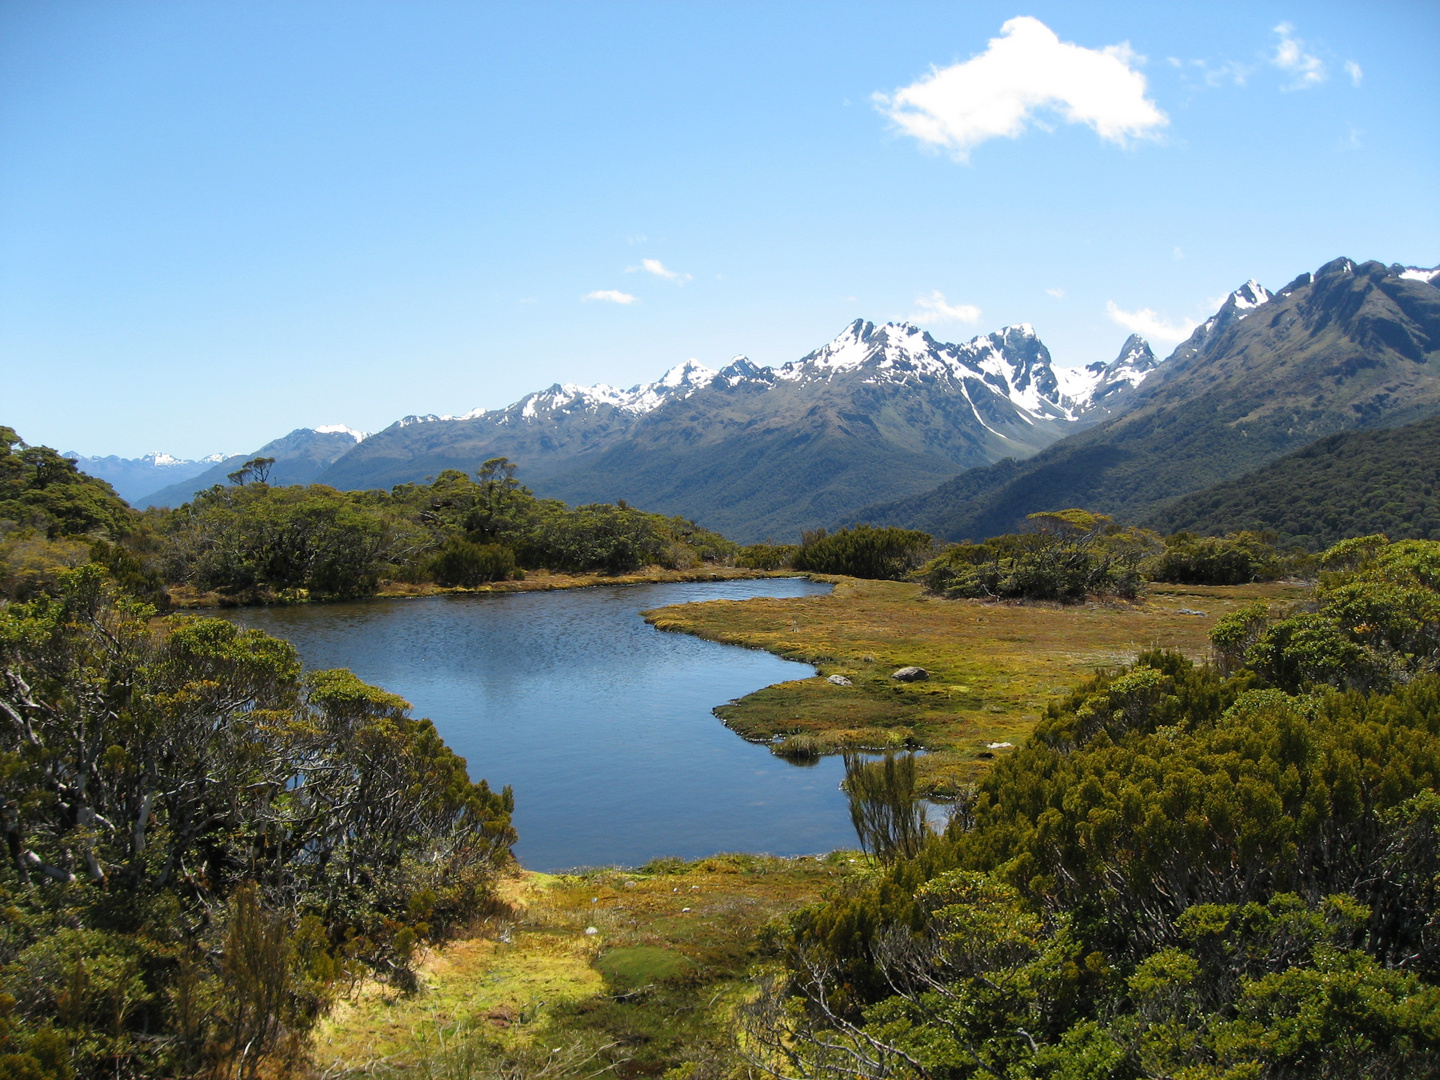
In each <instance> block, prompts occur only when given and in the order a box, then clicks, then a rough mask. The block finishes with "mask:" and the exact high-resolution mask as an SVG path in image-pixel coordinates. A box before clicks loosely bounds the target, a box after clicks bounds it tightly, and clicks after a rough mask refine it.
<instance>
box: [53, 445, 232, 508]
mask: <svg viewBox="0 0 1440 1080" xmlns="http://www.w3.org/2000/svg"><path fill="white" fill-rule="evenodd" d="M225 456H226V455H223V454H214V455H211V456H210V457H207V458H199V459H197V460H194V461H191V460H190V459H188V458H177V457H175V456H173V455H171V454H165V453H160V452H156V453H153V454H145V455H143V456H141V457H138V458H122V457H119V456H117V455H115V454H107V455H105V456H104V457H86V456H85V455H84V454H77V453H75V452H74V451H73V450H72V451H71V452H70V453H68V454H66V455H65V457H68V458H73V459H74V461H75V465H76V467H77V468H79V469H80V471H81V472H83V473H88V474H89V475H91V476H98V477H99V478H100V479H101V480H104V481H107V482H108V483H109V484H110V486H111V487H112V488H114V489H115V493H116V494H117V495H119V496H120V497H121V498H122V499H124V500H125V501H126V502H130V503H133V502H136V501H137V500H138V499H140V498H142V497H143V496H145V495H147V494H149V493H150V492H152V491H154V490H155V489H156V488H161V487H164V486H166V485H167V484H175V483H181V482H183V481H185V480H188V479H190V478H191V477H192V476H198V475H199V474H200V473H202V472H204V471H205V470H206V469H208V468H209V467H210V466H211V465H213V464H214V463H215V462H217V461H223V460H224V458H225Z"/></svg>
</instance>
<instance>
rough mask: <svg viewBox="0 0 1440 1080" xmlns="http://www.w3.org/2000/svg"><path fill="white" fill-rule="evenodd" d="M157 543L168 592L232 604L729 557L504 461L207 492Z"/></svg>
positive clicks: (723, 543)
mask: <svg viewBox="0 0 1440 1080" xmlns="http://www.w3.org/2000/svg"><path fill="white" fill-rule="evenodd" d="M161 531H162V534H163V537H164V551H165V556H166V572H167V576H168V577H169V579H170V580H171V581H175V582H182V583H184V584H187V585H191V586H193V587H195V588H197V589H202V590H217V591H220V592H222V593H227V594H230V595H235V596H256V595H266V594H272V595H273V594H281V595H283V594H287V593H288V594H294V593H298V591H299V590H302V589H303V590H305V591H306V593H308V594H309V595H311V596H316V597H331V596H333V597H343V596H358V595H366V594H369V593H372V592H374V590H375V588H376V586H377V585H378V583H379V582H380V581H382V580H399V581H409V582H423V581H434V582H437V583H439V584H441V585H447V586H471V587H473V586H475V585H480V584H484V583H486V582H491V581H504V580H507V579H509V578H513V577H517V576H522V571H523V570H534V569H546V570H562V571H572V572H587V571H601V572H608V573H623V572H626V571H632V570H638V569H640V568H641V567H644V566H653V565H660V566H666V567H671V568H677V567H690V566H695V565H699V564H700V563H701V562H703V561H705V560H707V559H709V560H716V559H721V558H726V557H729V556H730V555H731V554H732V553H733V551H734V550H735V545H733V544H731V543H730V542H729V541H727V540H725V539H724V537H721V536H718V535H716V534H714V533H710V532H706V531H705V530H703V529H701V528H699V527H698V526H696V525H695V524H694V523H693V522H689V521H685V520H684V519H682V518H667V517H663V516H662V515H659V514H647V513H645V512H643V511H640V510H636V509H634V508H633V507H629V506H625V505H609V504H597V505H592V506H580V507H576V508H574V509H572V508H570V507H568V506H566V505H565V504H564V503H562V502H558V501H556V500H553V499H538V498H536V497H535V496H534V495H533V494H532V493H531V492H530V491H529V490H528V489H527V488H525V487H522V486H521V485H520V483H519V481H517V480H516V479H515V466H514V465H513V464H511V463H510V462H508V461H506V460H505V459H504V458H496V459H494V460H492V461H488V462H486V463H485V464H484V465H483V466H482V467H481V468H480V469H479V471H478V472H477V474H476V476H475V477H470V476H467V475H466V474H464V473H462V472H458V471H456V470H453V469H449V470H446V471H445V472H442V473H441V474H440V475H439V476H438V477H436V478H435V479H434V480H433V481H432V482H430V483H426V484H402V485H399V486H397V487H396V488H394V489H393V490H391V491H389V492H382V491H361V492H355V491H336V490H334V489H333V488H327V487H323V486H320V485H311V486H308V487H305V486H295V487H277V488H272V487H270V486H268V485H266V484H264V483H240V484H234V485H230V486H216V487H214V488H211V489H210V490H209V491H206V492H203V493H201V494H200V495H199V496H197V497H196V498H195V500H194V501H193V502H190V503H188V504H186V505H185V506H182V507H181V508H180V509H179V510H176V511H174V512H173V513H171V514H170V515H168V516H167V517H166V518H165V520H164V524H163V526H162V530H161Z"/></svg>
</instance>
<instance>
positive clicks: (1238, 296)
mask: <svg viewBox="0 0 1440 1080" xmlns="http://www.w3.org/2000/svg"><path fill="white" fill-rule="evenodd" d="M1273 299H1274V296H1273V295H1272V294H1271V293H1270V290H1269V289H1267V288H1265V286H1264V285H1261V284H1260V283H1259V282H1258V281H1256V280H1255V279H1254V278H1251V279H1250V280H1249V281H1247V282H1245V284H1244V285H1241V286H1240V287H1239V288H1238V289H1236V290H1235V291H1234V292H1232V293H1231V294H1230V295H1229V296H1228V297H1226V302H1227V303H1231V304H1234V306H1235V308H1236V309H1237V310H1238V311H1243V312H1245V313H1246V314H1249V313H1250V312H1251V311H1253V310H1254V309H1255V308H1257V307H1259V306H1260V305H1261V304H1268V303H1269V302H1270V301H1271V300H1273Z"/></svg>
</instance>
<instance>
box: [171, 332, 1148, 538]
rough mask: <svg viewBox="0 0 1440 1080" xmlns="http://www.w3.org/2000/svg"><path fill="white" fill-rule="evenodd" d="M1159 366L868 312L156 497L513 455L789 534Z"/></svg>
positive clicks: (903, 489)
mask: <svg viewBox="0 0 1440 1080" xmlns="http://www.w3.org/2000/svg"><path fill="white" fill-rule="evenodd" d="M1156 364H1157V361H1156V359H1155V356H1154V354H1153V353H1152V352H1151V351H1150V348H1149V346H1148V345H1147V344H1146V343H1145V342H1144V341H1143V340H1142V339H1140V338H1138V337H1131V338H1130V339H1129V340H1127V341H1126V342H1125V344H1124V347H1123V348H1122V349H1121V351H1120V354H1119V355H1118V356H1117V357H1116V358H1115V360H1113V361H1111V362H1110V363H1108V364H1107V363H1098V364H1092V365H1090V366H1089V367H1088V368H1083V369H1075V370H1057V369H1055V367H1054V366H1053V364H1052V361H1051V357H1050V353H1049V351H1048V350H1047V349H1046V347H1045V345H1044V343H1043V342H1041V341H1040V339H1039V337H1038V336H1036V334H1035V331H1034V330H1033V328H1031V327H1030V326H1026V325H1021V326H1013V327H1006V328H1004V329H1002V330H999V331H997V332H995V333H993V334H988V335H984V336H981V337H977V338H975V339H973V340H971V341H969V342H966V343H964V344H958V345H957V344H950V343H945V342H939V341H936V340H935V339H934V338H933V337H931V336H930V335H929V334H928V333H926V332H925V331H923V330H921V329H919V328H917V327H914V326H911V325H909V324H906V323H890V324H886V325H883V326H876V325H875V324H873V323H869V322H865V321H864V320H856V321H855V322H853V323H852V324H850V325H849V326H848V327H846V328H845V330H844V331H842V332H841V333H840V334H839V335H838V336H837V337H836V338H835V339H834V340H832V341H831V342H829V343H828V344H826V345H824V346H822V347H821V348H819V349H816V350H815V351H814V352H812V353H810V354H808V355H807V356H805V357H803V358H801V359H800V360H798V361H795V362H793V363H788V364H785V365H783V366H781V367H779V368H769V367H761V366H758V365H756V364H754V363H752V362H751V361H750V360H749V359H747V358H746V357H743V356H738V357H736V358H735V359H734V360H732V361H731V362H730V363H729V364H728V365H726V366H725V367H724V368H723V369H721V370H719V371H714V370H711V369H709V368H706V367H704V366H703V365H701V364H698V363H696V362H695V361H693V360H692V361H687V362H686V363H684V364H681V365H678V366H677V367H675V368H672V369H671V370H670V371H668V372H666V373H665V374H664V375H663V376H662V377H661V378H660V379H658V380H656V381H655V382H653V383H647V384H642V385H639V386H635V387H631V388H630V389H628V390H621V389H617V388H615V387H612V386H608V385H605V384H600V385H597V386H576V385H572V384H565V385H561V384H556V385H554V386H551V387H549V388H547V389H545V390H540V391H537V392H535V393H532V394H528V395H526V396H525V397H523V398H521V399H520V400H519V401H517V402H515V403H514V404H512V405H510V406H508V407H506V408H504V409H497V410H491V411H484V410H476V411H474V412H471V413H467V414H464V415H461V416H435V415H427V416H407V417H405V418H403V419H401V420H399V421H397V422H396V423H394V424H392V425H391V426H390V427H388V428H386V429H385V430H383V431H380V432H377V433H376V434H374V435H370V436H362V435H361V434H360V433H358V432H354V431H351V430H350V429H339V428H331V429H313V430H312V429H300V430H297V431H295V432H292V433H291V434H289V435H287V436H286V437H285V438H284V439H281V440H277V441H276V442H273V443H269V444H267V445H266V446H264V447H262V448H261V449H260V450H259V451H257V452H256V454H254V455H236V456H234V457H232V458H229V459H227V460H226V461H224V462H222V463H220V464H217V465H215V466H213V467H212V468H211V469H210V470H208V471H207V472H204V473H201V474H199V475H198V476H194V477H192V478H190V479H188V480H186V481H184V482H183V483H180V484H174V485H170V486H168V487H166V488H164V489H162V490H160V491H157V492H155V493H153V494H152V495H150V496H149V497H148V498H147V499H146V500H144V501H146V502H148V503H151V504H154V505H176V504H178V503H180V502H183V501H185V500H187V499H188V498H190V497H191V495H192V494H193V493H194V492H195V491H197V490H203V489H204V488H205V487H208V486H210V485H211V484H213V483H219V482H223V481H224V478H225V475H226V474H228V473H229V472H232V471H234V469H235V468H236V467H237V466H238V464H239V463H240V462H242V461H244V460H245V459H246V458H247V457H250V456H265V457H274V458H275V459H276V464H275V466H274V467H273V470H272V473H271V482H272V483H308V482H315V483H324V484H329V485H331V486H333V487H337V488H347V489H356V488H372V487H389V486H391V485H394V484H397V483H404V482H408V481H413V480H420V479H423V478H424V477H426V476H433V475H436V474H437V473H439V472H440V471H441V470H443V469H461V470H464V471H467V472H469V471H474V469H475V468H476V466H478V465H479V464H480V463H481V462H482V461H484V460H486V459H487V458H491V457H500V456H503V457H508V458H510V459H511V460H513V461H516V462H517V463H519V465H520V468H521V472H520V475H521V477H522V479H523V480H524V481H525V483H527V484H528V485H529V486H531V487H532V488H533V489H534V490H536V491H537V492H538V493H539V494H542V495H545V496H550V497H556V498H561V499H565V500H566V501H567V502H571V503H585V502H611V501H615V500H616V499H620V498H625V499H627V500H629V501H630V502H633V503H635V504H637V505H641V506H645V507H647V508H650V509H657V510H661V511H664V512H667V513H676V514H681V515H683V516H685V517H690V518H694V519H696V520H699V521H703V522H704V523H705V524H706V525H707V526H708V527H711V528H716V529H719V530H721V531H723V532H726V533H727V534H728V535H732V536H735V537H736V538H738V539H742V540H748V539H760V538H763V537H766V536H775V537H785V538H788V537H789V536H791V535H793V534H794V533H796V532H798V531H799V530H800V529H801V528H805V527H809V526H813V525H816V524H821V523H824V522H826V521H828V520H829V519H830V518H832V517H834V516H836V515H841V514H845V513H849V512H851V511H853V510H854V509H857V508H858V507H860V506H862V505H864V504H866V503H869V502H872V501H874V499H875V497H876V495H877V494H882V493H907V492H920V491H923V490H926V489H927V488H930V487H933V486H934V485H936V484H938V483H940V482H942V481H943V480H945V479H947V478H948V477H950V476H953V475H954V474H955V473H956V472H957V471H958V470H960V469H965V468H972V467H975V466H978V465H985V464H988V463H990V462H992V461H996V460H999V459H1001V458H1004V457H1013V456H1028V455H1030V454H1033V453H1035V452H1036V451H1038V450H1040V449H1042V448H1043V447H1045V446H1048V445H1049V444H1050V443H1052V442H1054V441H1055V440H1056V439H1059V438H1062V437H1063V436H1064V435H1066V434H1067V433H1068V432H1070V431H1073V430H1076V429H1078V428H1081V427H1084V426H1086V425H1088V424H1091V423H1094V422H1096V421H1098V420H1101V419H1104V418H1105V417H1106V416H1109V415H1111V414H1112V413H1113V412H1114V411H1115V410H1116V409H1118V408H1121V407H1122V406H1123V402H1124V401H1125V399H1126V397H1127V396H1128V395H1129V394H1130V393H1133V391H1134V388H1135V387H1136V386H1137V385H1139V384H1140V383H1141V382H1143V381H1144V380H1145V378H1146V377H1148V376H1149V375H1150V373H1151V372H1152V371H1154V370H1155V367H1156Z"/></svg>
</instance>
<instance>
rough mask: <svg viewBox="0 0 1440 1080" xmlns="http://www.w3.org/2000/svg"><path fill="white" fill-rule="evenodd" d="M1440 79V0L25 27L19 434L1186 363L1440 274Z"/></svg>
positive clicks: (287, 422) (117, 435)
mask: <svg viewBox="0 0 1440 1080" xmlns="http://www.w3.org/2000/svg"><path fill="white" fill-rule="evenodd" d="M1017 19H1018V20H1019V21H1018V22H1012V21H1011V20H1017ZM1437 55H1440V4H1435V3H1431V2H1424V3H1420V2H1416V3H1383V2H1382V3H1374V2H1372V3H1366V4H1351V3H1324V4H1317V3H1288V4H1269V3H1246V4H1230V5H1227V4H1221V3H1203V4H1199V3H1197V4H1188V5H1182V4H1154V3H1148V4H1125V3H1106V4H1103V5H1093V6H1085V5H1080V4H1073V3H1064V4H1059V3H1036V4H1027V5H1025V6H1023V7H1017V6H1015V5H996V4H989V3H948V4H918V3H916V4H906V3H898V4H897V3H874V4H838V3H833V2H827V3H816V4H804V3H794V4H743V3H725V4H701V3H687V4H663V3H636V4H620V3H614V4H611V3H582V4H544V3H527V4H524V5H519V4H516V5H486V4H478V3H465V4H444V3H423V2H415V3H406V4H394V3H388V2H387V3H377V4H366V3H360V2H353V0H352V2H346V3H314V2H285V3H264V2H248V3H230V2H227V3H207V2H203V0H197V2H191V3H185V4H179V3H164V4H148V3H127V2H104V3H95V4H81V3H71V2H65V0H51V2H0V423H6V424H10V425H12V426H14V427H16V428H17V429H18V430H19V431H20V433H21V434H22V435H23V436H24V437H25V438H26V439H27V440H28V441H31V442H36V443H40V442H43V443H46V444H49V445H52V446H56V447H57V448H61V449H65V450H72V449H73V450H76V451H79V452H81V453H92V454H103V453H119V454H122V455H126V456H134V455H138V454H141V453H144V452H147V451H151V450H164V451H167V452H170V453H175V454H178V455H185V456H198V455H202V454H207V453H213V452H216V451H222V450H223V451H237V452H240V451H248V450H253V449H255V448H257V447H258V446H259V445H261V444H262V443H264V442H265V441H267V440H268V439H270V438H272V437H275V436H277V435H280V434H283V433H285V432H286V431H289V430H290V429H292V428H295V427H300V426H314V425H319V424H327V423H345V424H349V425H351V426H353V427H357V428H362V429H365V430H375V429H378V428H380V427H383V426H385V425H387V424H389V423H390V422H391V421H393V420H395V419H397V418H399V417H400V416H403V415H405V414H407V413H416V412H439V413H459V412H463V411H467V410H469V409H472V408H475V407H477V406H483V407H499V406H502V405H504V404H507V403H508V402H510V401H513V400H514V399H516V398H518V397H520V396H521V395H522V394H524V393H526V392H528V391H530V390H533V389H538V388H540V387H543V386H546V385H549V384H550V383H551V382H556V381H570V382H581V383H593V382H599V381H604V382H609V383H613V384H616V385H621V386H628V385H631V384H634V383H636V382H641V381H648V380H650V379H653V378H655V377H657V376H658V375H659V374H660V373H661V372H662V371H663V370H665V369H666V368H668V367H670V366H672V365H673V364H675V363H678V362H680V361H683V360H685V359H687V358H690V357H694V358H697V359H698V360H700V361H701V362H703V363H706V364H709V365H711V366H715V367H718V366H720V365H721V364H723V363H724V362H725V361H727V360H728V359H729V358H730V357H731V356H732V355H734V354H737V353H746V354H748V355H749V356H750V357H751V358H752V359H754V360H756V361H757V362H759V363H766V364H780V363H784V362H786V361H789V360H793V359H797V358H798V357H800V356H801V355H803V354H804V353H806V352H808V351H809V350H811V349H812V348H815V347H817V346H819V345H821V344H823V343H824V342H825V341H827V340H829V339H830V338H831V337H833V336H834V335H835V334H836V333H837V332H839V331H840V330H841V329H842V328H843V326H844V325H845V324H846V323H847V322H848V321H849V320H851V319H853V318H855V317H864V318H867V319H873V320H876V321H884V320H889V319H902V318H908V319H912V320H913V321H917V322H919V323H921V324H922V325H924V326H926V327H927V329H930V330H931V332H932V333H934V334H935V335H936V336H937V337H939V338H941V339H943V340H950V341H963V340H967V339H969V338H970V337H973V336H974V335H976V334H980V333H987V332H990V331H992V330H995V329H998V328H999V327H1001V326H1003V325H1006V324H1009V323H1016V322H1029V323H1031V324H1033V325H1034V326H1035V327H1036V329H1037V331H1038V332H1039V333H1040V335H1041V337H1042V338H1043V339H1044V341H1045V342H1046V343H1047V344H1048V345H1049V347H1050V349H1051V351H1052V353H1053V355H1054V357H1055V360H1056V362H1057V364H1059V365H1060V366H1073V365H1078V364H1083V363H1088V362H1090V361H1093V360H1097V359H1106V360H1108V359H1110V358H1112V357H1113V356H1114V355H1115V353H1116V352H1117V350H1118V349H1119V346H1120V343H1121V342H1122V341H1123V339H1124V338H1125V336H1126V335H1127V334H1128V333H1129V332H1130V327H1132V326H1139V327H1144V328H1148V329H1151V330H1152V337H1153V338H1154V344H1155V346H1156V349H1157V352H1160V353H1161V354H1162V355H1163V354H1164V353H1165V352H1168V350H1169V348H1170V347H1171V344H1172V342H1169V341H1165V340H1161V339H1160V335H1161V334H1164V333H1166V332H1167V330H1168V333H1169V334H1170V335H1171V336H1173V335H1174V334H1177V333H1179V332H1181V331H1182V330H1183V329H1184V326H1185V322H1186V320H1198V319H1202V318H1204V317H1205V315H1207V314H1208V313H1209V312H1210V311H1211V310H1212V309H1213V306H1214V304H1215V302H1216V300H1217V299H1218V298H1219V297H1221V296H1223V295H1224V294H1225V293H1226V292H1227V291H1228V290H1229V289H1231V288H1233V287H1235V286H1237V285H1239V284H1240V283H1241V282H1243V281H1245V280H1246V279H1247V278H1250V277H1255V278H1257V279H1258V280H1260V281H1261V282H1262V283H1263V284H1265V285H1267V286H1269V287H1270V288H1272V289H1273V288H1277V287H1279V286H1280V285H1282V284H1284V283H1285V282H1286V281H1288V280H1289V279H1290V278H1292V277H1293V276H1295V275H1296V274H1298V273H1300V272H1301V271H1303V270H1306V269H1313V268H1315V267H1316V266H1318V265H1320V264H1321V263H1323V262H1325V261H1327V260H1329V259H1331V258H1334V257H1336V256H1338V255H1342V254H1343V255H1348V256H1350V257H1351V258H1355V259H1369V258H1375V259H1381V260H1383V261H1386V262H1403V263H1410V264H1423V265H1426V266H1430V265H1434V264H1435V263H1437V262H1440V197H1437V196H1440V68H1437V65H1436V63H1435V57H1436V56H1437ZM647 266H648V267H649V268H648V269H647ZM666 275H669V276H666ZM587 297H589V299H586V298H587ZM626 297H631V298H633V300H631V301H629V302H619V301H623V300H624V298H626ZM1147 312H1148V313H1149V314H1147Z"/></svg>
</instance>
